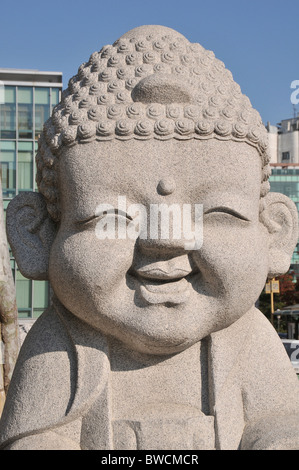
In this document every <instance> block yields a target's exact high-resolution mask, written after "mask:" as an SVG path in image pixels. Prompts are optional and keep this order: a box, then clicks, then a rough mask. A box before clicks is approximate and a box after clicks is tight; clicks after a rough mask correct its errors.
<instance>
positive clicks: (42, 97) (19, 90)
mask: <svg viewBox="0 0 299 470" xmlns="http://www.w3.org/2000/svg"><path fill="white" fill-rule="evenodd" d="M61 90H62V73H61V72H40V71H37V70H16V69H0V177H1V180H2V191H3V202H4V210H6V208H7V206H8V203H9V201H10V200H11V199H12V198H13V197H14V196H16V195H17V194H18V193H20V192H21V191H35V190H37V187H36V183H35V173H36V168H35V153H36V150H37V141H38V137H39V135H40V133H41V131H42V128H43V124H44V122H45V121H46V120H47V119H48V118H49V117H50V114H51V112H52V109H53V107H54V106H55V105H56V104H58V103H59V101H60V96H61ZM11 267H12V271H13V275H14V279H15V284H16V295H17V305H18V311H19V318H20V319H35V318H37V317H38V316H39V315H40V314H41V313H42V312H43V311H44V310H45V308H46V307H47V306H48V298H49V292H48V291H49V287H48V283H47V282H45V281H32V280H29V279H26V278H24V277H23V276H22V274H21V273H20V271H19V269H18V266H17V264H16V262H15V260H14V258H13V255H12V253H11Z"/></svg>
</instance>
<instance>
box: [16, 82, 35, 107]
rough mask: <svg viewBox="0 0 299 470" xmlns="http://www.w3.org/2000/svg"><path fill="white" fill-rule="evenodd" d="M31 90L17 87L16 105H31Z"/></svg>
mask: <svg viewBox="0 0 299 470" xmlns="http://www.w3.org/2000/svg"><path fill="white" fill-rule="evenodd" d="M32 92H33V89H32V88H31V87H26V86H23V87H22V86H19V87H18V103H19V104H32V103H33V93H32Z"/></svg>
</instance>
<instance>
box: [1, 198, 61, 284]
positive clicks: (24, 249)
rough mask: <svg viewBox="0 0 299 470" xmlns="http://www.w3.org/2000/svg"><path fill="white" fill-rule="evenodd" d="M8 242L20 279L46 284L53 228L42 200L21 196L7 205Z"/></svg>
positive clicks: (54, 228)
mask: <svg viewBox="0 0 299 470" xmlns="http://www.w3.org/2000/svg"><path fill="white" fill-rule="evenodd" d="M6 229H7V238H8V242H9V244H10V246H11V249H12V252H13V255H14V257H15V259H16V261H17V264H18V267H19V269H20V271H21V273H22V274H23V276H25V277H27V278H29V279H36V280H47V279H48V265H49V254H50V249H51V245H52V243H53V240H54V237H55V233H56V227H55V224H54V222H53V221H52V220H51V219H50V218H49V215H48V212H47V207H46V203H45V200H44V197H43V196H42V195H41V194H39V193H34V192H24V193H20V194H19V195H18V196H16V197H15V198H14V199H13V200H12V201H11V202H10V203H9V205H8V208H7V213H6Z"/></svg>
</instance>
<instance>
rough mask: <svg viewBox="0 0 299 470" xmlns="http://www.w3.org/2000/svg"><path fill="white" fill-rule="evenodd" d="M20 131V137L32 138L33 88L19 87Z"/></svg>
mask: <svg viewBox="0 0 299 470" xmlns="http://www.w3.org/2000/svg"><path fill="white" fill-rule="evenodd" d="M18 131H19V139H32V133H33V132H32V131H33V89H32V88H31V87H18Z"/></svg>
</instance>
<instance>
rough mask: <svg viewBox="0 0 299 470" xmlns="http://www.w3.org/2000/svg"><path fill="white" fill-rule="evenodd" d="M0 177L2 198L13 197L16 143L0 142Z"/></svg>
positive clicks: (14, 189) (14, 190)
mask: <svg viewBox="0 0 299 470" xmlns="http://www.w3.org/2000/svg"><path fill="white" fill-rule="evenodd" d="M0 176H1V180H2V191H3V196H4V197H13V196H15V193H16V143H15V142H11V141H5V140H3V141H0Z"/></svg>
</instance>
